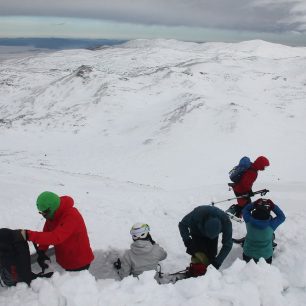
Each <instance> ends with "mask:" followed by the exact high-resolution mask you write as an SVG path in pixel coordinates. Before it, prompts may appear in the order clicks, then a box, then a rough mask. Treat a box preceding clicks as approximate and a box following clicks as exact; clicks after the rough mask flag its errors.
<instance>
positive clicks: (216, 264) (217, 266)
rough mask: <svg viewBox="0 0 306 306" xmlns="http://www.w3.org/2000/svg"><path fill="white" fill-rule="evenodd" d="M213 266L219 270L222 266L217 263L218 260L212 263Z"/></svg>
mask: <svg viewBox="0 0 306 306" xmlns="http://www.w3.org/2000/svg"><path fill="white" fill-rule="evenodd" d="M211 264H212V265H213V266H214V267H215V268H216V269H217V270H219V268H220V266H221V264H219V263H218V262H217V261H216V258H214V259H213V260H212V262H211Z"/></svg>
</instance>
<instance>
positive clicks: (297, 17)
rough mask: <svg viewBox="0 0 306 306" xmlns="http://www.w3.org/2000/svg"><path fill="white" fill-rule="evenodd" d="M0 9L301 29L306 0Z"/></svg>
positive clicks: (10, 4) (119, 0)
mask: <svg viewBox="0 0 306 306" xmlns="http://www.w3.org/2000/svg"><path fill="white" fill-rule="evenodd" d="M0 8H1V9H0V14H1V15H5V16H9V15H27V16H30V15H32V16H59V17H78V18H79V17H80V18H94V19H106V20H112V21H119V22H129V23H137V24H156V25H170V26H195V27H210V28H218V29H227V30H243V31H261V32H283V31H284V32H285V31H304V29H305V26H306V21H305V16H306V4H305V0H103V1H101V0H53V1H43V0H22V1H20V0H10V1H7V0H0Z"/></svg>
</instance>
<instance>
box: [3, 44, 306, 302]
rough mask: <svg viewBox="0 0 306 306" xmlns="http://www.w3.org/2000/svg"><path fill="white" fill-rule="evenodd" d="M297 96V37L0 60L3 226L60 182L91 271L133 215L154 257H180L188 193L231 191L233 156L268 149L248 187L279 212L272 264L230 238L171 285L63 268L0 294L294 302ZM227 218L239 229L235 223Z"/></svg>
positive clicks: (300, 264)
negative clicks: (81, 225) (145, 228)
mask: <svg viewBox="0 0 306 306" xmlns="http://www.w3.org/2000/svg"><path fill="white" fill-rule="evenodd" d="M305 101H306V48H292V47H287V46H283V45H276V44H270V43H267V42H263V41H248V42H242V43H238V44H225V43H207V44H196V43H186V42H178V41H172V40H136V41H131V42H128V43H126V44H124V45H120V46H115V47H107V48H101V49H100V50H96V51H90V50H70V51H67V50H66V51H60V52H54V53H40V54H36V53H35V54H33V55H28V54H27V55H26V56H25V57H24V58H21V57H20V55H19V56H18V58H10V59H8V60H2V61H1V62H0V140H1V144H2V145H1V149H0V157H1V159H0V167H1V168H0V169H1V171H0V173H1V176H0V182H1V189H2V192H1V204H0V205H1V206H0V207H1V216H0V221H1V226H2V227H10V228H31V229H39V228H41V225H42V222H43V221H42V220H41V219H40V218H39V216H38V215H37V213H36V210H35V199H36V197H37V195H38V194H39V193H40V192H41V191H44V190H51V191H54V192H57V193H59V194H70V195H72V196H73V197H74V198H75V200H76V206H77V207H78V208H79V209H80V210H81V211H82V213H83V214H84V217H85V219H86V222H87V225H88V230H89V234H90V239H91V243H92V246H93V248H94V249H95V250H96V255H97V259H96V262H95V264H94V265H96V266H94V267H93V268H92V271H91V272H92V273H93V274H94V275H95V276H96V277H97V278H99V279H101V278H106V277H107V276H109V275H110V274H111V273H110V274H107V273H106V272H105V273H104V274H103V273H101V269H102V271H106V270H107V267H108V264H109V261H111V260H110V257H111V254H112V251H113V250H115V251H116V252H117V251H118V252H121V251H122V250H123V249H124V248H127V247H128V246H129V243H130V237H129V228H130V226H131V225H132V224H133V223H135V222H138V221H143V222H147V223H149V224H150V225H151V228H152V234H153V236H154V238H156V240H157V241H158V242H159V243H160V244H162V245H163V246H164V247H165V249H166V250H167V251H168V259H167V260H166V261H165V262H164V264H163V269H165V270H166V271H175V270H180V269H182V268H184V267H185V266H186V265H188V260H189V259H188V256H187V255H186V254H185V253H184V251H185V249H184V246H183V244H182V242H181V239H180V236H179V232H178V229H177V223H178V222H179V221H180V219H181V218H182V217H183V216H184V215H185V214H186V213H187V212H189V211H190V210H191V209H193V208H194V207H195V206H197V205H202V204H209V203H210V202H211V201H212V200H216V201H217V200H222V199H227V198H231V197H233V194H232V192H230V191H228V189H227V182H228V176H227V173H228V171H229V170H230V168H232V166H233V165H234V164H235V163H237V162H238V160H239V159H240V157H241V156H243V155H249V156H250V157H251V158H252V159H254V158H256V157H257V156H258V155H265V156H267V157H268V158H269V159H270V162H271V167H269V169H268V170H266V171H265V172H263V173H260V174H259V178H258V180H257V182H256V184H255V186H254V189H261V188H268V189H270V197H271V199H273V200H274V201H275V202H276V203H278V204H279V205H280V206H281V207H282V208H283V209H284V210H285V213H286V215H287V220H286V223H285V224H284V225H282V226H281V227H280V228H279V230H278V234H277V240H278V243H279V248H278V249H277V251H276V254H275V255H276V256H275V259H274V262H273V266H272V267H268V266H267V265H265V264H264V263H262V264H261V265H257V266H256V265H252V264H248V265H244V264H243V263H242V262H241V261H239V259H238V260H236V259H237V257H238V258H241V249H240V248H239V247H236V246H235V247H234V248H233V250H232V252H231V254H230V256H229V257H228V258H227V260H226V262H225V263H224V265H223V266H222V269H221V271H220V272H217V271H215V270H213V269H212V270H210V271H209V272H208V274H207V275H206V276H205V278H202V279H194V280H186V281H182V282H180V283H178V284H177V285H175V286H172V285H171V286H158V285H156V284H155V283H154V281H153V280H151V276H152V275H151V274H150V273H149V274H147V275H144V278H143V279H142V280H140V281H137V280H135V279H127V280H125V281H123V282H121V283H118V282H115V281H113V280H111V281H106V280H103V281H102V280H100V281H98V282H95V281H94V279H93V278H92V277H91V276H90V275H87V274H86V273H83V274H82V275H80V276H69V275H67V274H62V275H58V276H56V277H55V278H54V279H53V280H52V281H50V282H49V281H41V280H39V281H36V282H35V285H33V289H27V288H25V287H22V286H19V287H18V288H17V289H12V290H10V291H3V292H2V291H1V296H0V304H1V303H3V305H5V304H6V303H7V302H8V299H12V296H13V295H14V296H15V300H14V301H15V302H16V305H18V303H20V301H21V299H23V297H24V295H27V296H28V299H29V300H28V301H29V303H28V304H27V302H25V301H23V305H33V304H34V303H38V305H45V304H46V305H51V304H50V303H49V302H50V300H52V301H54V302H52V303H53V304H52V305H64V304H61V303H63V302H62V301H63V300H65V299H66V300H67V301H68V305H85V304H88V303H89V304H91V305H134V304H137V303H142V304H143V305H151V304H152V305H153V304H154V305H159V304H160V305H165V304H167V305H181V304H182V305H183V304H184V305H189V304H190V305H200V304H201V301H205V302H206V304H207V305H230V304H231V303H232V304H235V305H247V304H248V305H268V304H269V303H271V301H274V304H275V305H285V304H290V305H303V303H302V302H301V301H305V300H306V293H305V288H306V265H305V263H304V253H305V252H306V247H305V245H304V242H303V241H305V236H306V234H305V232H306V231H305V225H304V224H305V222H304V220H305V218H306V209H305V208H304V205H303V201H304V199H305V195H306V189H305V187H306V174H305V171H303V164H304V160H305V149H306V135H305V134H306V131H305V127H306V126H305V115H306V105H305ZM229 204H230V203H229V202H227V203H223V204H220V207H221V208H225V207H227V206H228V205H229ZM234 228H235V235H237V236H239V235H243V233H244V225H240V224H234ZM101 262H102V267H100V266H99V265H101ZM103 269H104V270H103ZM108 272H109V271H108ZM265 281H268V283H269V284H268V287H267V286H264V284H263V283H264V282H265ZM83 282H86V286H84V287H83V289H84V292H83V293H82V291H80V292H81V293H80V297H78V298H76V297H73V292H74V290H75V289H72V288H75V286H77V287H78V288H79V286H80V285H79V283H81V284H83ZM62 288H64V289H62ZM15 290H17V292H18V296H19V299H18V297H16V295H15V293H16V291H15ZM31 290H33V291H31ZM70 291H71V292H72V293H71V292H70ZM268 291H269V292H270V293H268ZM30 292H31V293H30ZM43 292H45V294H46V295H47V296H49V297H50V298H47V299H46V301H48V303H47V302H46V301H44V299H43V298H40V296H42V295H43V294H44V293H43ZM139 292H141V294H140V293H139ZM153 292H154V295H151V294H153ZM137 294H140V297H137ZM20 296H21V298H20ZM251 296H252V297H253V298H252V299H250V297H251ZM111 298H112V299H113V301H111ZM72 299H74V302H73V301H72ZM33 301H35V302H33ZM86 301H87V302H86ZM44 303H45V304H44ZM239 303H240V304H239ZM10 304H11V305H12V303H11V302H10Z"/></svg>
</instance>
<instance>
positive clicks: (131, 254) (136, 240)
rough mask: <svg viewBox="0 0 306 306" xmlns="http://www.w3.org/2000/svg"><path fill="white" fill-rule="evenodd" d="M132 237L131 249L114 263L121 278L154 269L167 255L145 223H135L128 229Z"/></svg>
mask: <svg viewBox="0 0 306 306" xmlns="http://www.w3.org/2000/svg"><path fill="white" fill-rule="evenodd" d="M130 233H131V235H132V239H133V243H132V244H131V249H129V250H127V251H125V253H124V254H123V257H122V260H120V259H119V258H118V260H117V261H116V262H115V263H114V267H115V268H116V269H117V270H118V274H119V276H120V277H121V279H122V278H124V277H126V276H129V275H133V276H134V277H137V276H138V275H140V274H141V273H142V272H144V271H150V270H156V269H157V265H158V262H159V261H161V260H164V259H165V258H166V257H167V253H166V251H165V250H164V249H163V248H162V247H160V246H159V245H158V244H157V243H155V241H154V240H153V239H152V237H151V235H150V227H149V225H147V224H143V223H136V224H134V225H133V226H132V228H131V231H130Z"/></svg>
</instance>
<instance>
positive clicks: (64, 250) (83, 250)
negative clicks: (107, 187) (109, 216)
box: [27, 196, 94, 270]
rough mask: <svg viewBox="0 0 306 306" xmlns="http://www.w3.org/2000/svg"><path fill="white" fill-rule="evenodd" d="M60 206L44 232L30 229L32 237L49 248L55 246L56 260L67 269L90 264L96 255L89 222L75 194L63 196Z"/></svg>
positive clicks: (29, 238) (29, 235)
mask: <svg viewBox="0 0 306 306" xmlns="http://www.w3.org/2000/svg"><path fill="white" fill-rule="evenodd" d="M60 199H61V202H60V206H59V208H58V209H57V210H56V212H55V214H54V218H53V219H52V220H46V222H45V225H44V229H43V232H34V231H27V235H28V240H30V241H33V242H34V243H37V244H39V249H42V250H46V249H47V248H48V247H49V245H54V249H55V256H56V261H57V262H58V263H59V265H61V266H62V267H63V268H64V269H71V270H73V269H78V268H82V267H84V266H86V265H89V264H90V263H91V262H92V261H93V259H94V255H93V252H92V250H91V247H90V243H89V238H88V234H87V229H86V225H85V223H84V220H83V217H82V216H81V214H80V213H79V211H78V210H77V209H76V208H75V207H73V204H74V201H73V199H72V198H71V197H68V196H63V197H60Z"/></svg>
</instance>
